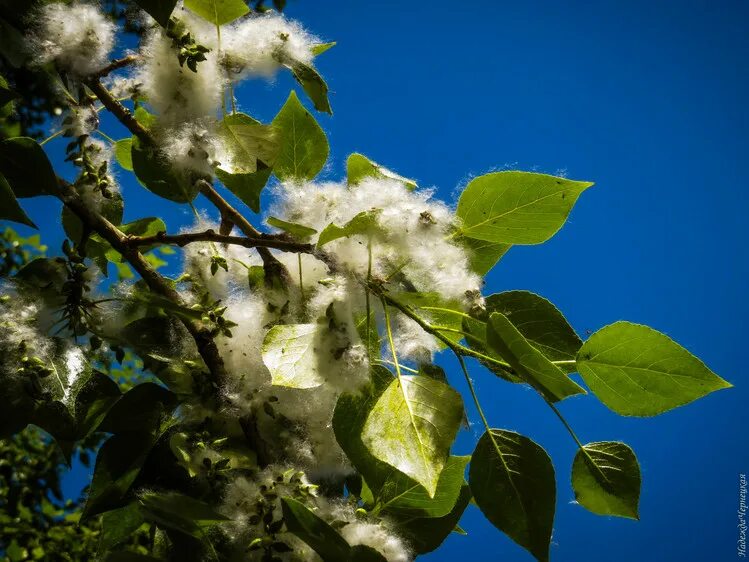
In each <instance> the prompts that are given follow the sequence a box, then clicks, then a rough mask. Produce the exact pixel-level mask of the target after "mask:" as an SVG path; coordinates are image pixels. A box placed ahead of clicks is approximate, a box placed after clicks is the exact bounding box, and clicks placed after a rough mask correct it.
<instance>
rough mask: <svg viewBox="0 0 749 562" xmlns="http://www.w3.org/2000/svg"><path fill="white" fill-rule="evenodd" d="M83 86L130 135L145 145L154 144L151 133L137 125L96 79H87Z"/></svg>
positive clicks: (128, 112)
mask: <svg viewBox="0 0 749 562" xmlns="http://www.w3.org/2000/svg"><path fill="white" fill-rule="evenodd" d="M85 84H86V86H88V87H89V88H90V89H91V91H92V92H93V93H94V94H96V97H97V98H98V99H99V101H100V102H101V103H102V105H103V106H104V107H106V108H107V109H108V110H109V111H110V113H112V115H114V116H115V117H116V118H117V120H118V121H119V122H120V123H122V124H123V125H125V127H127V129H128V130H129V131H130V132H131V133H133V134H134V135H135V136H136V137H138V138H139V139H140V140H141V141H143V142H144V143H146V144H149V145H152V144H154V139H153V137H152V136H151V133H150V132H148V129H146V128H145V127H144V126H143V125H141V124H140V123H138V121H137V120H136V119H135V117H134V116H133V114H132V113H130V110H129V109H128V108H127V107H125V106H124V105H122V104H121V103H120V102H118V101H117V100H116V99H115V98H114V97H113V96H112V94H110V93H109V90H107V89H106V88H105V87H104V86H102V84H101V82H99V79H98V78H96V77H94V78H89V79H88V80H86V81H85Z"/></svg>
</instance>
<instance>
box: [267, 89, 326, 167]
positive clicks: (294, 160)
mask: <svg viewBox="0 0 749 562" xmlns="http://www.w3.org/2000/svg"><path fill="white" fill-rule="evenodd" d="M272 125H273V127H275V128H276V130H277V131H278V135H279V142H280V150H279V154H278V158H277V159H276V163H275V166H274V168H273V173H274V174H276V176H278V178H279V179H281V180H287V179H308V180H311V179H312V178H314V177H315V176H316V175H317V174H318V172H320V170H322V168H323V166H324V165H325V161H326V160H327V159H328V151H329V150H330V148H329V146H328V139H327V138H326V137H325V133H324V132H323V130H322V129H321V128H320V125H318V124H317V121H315V118H314V117H312V115H310V113H309V111H307V110H306V109H305V108H304V106H303V105H302V104H301V103H300V101H299V98H297V95H296V92H294V91H292V92H291V94H289V99H288V100H286V103H285V104H284V106H283V107H282V108H281V111H279V112H278V115H276V117H275V118H274V119H273V123H272Z"/></svg>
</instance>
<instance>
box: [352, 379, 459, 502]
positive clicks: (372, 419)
mask: <svg viewBox="0 0 749 562" xmlns="http://www.w3.org/2000/svg"><path fill="white" fill-rule="evenodd" d="M462 419H463V401H462V400H461V398H460V394H458V393H457V392H456V391H455V390H453V389H452V388H451V387H450V386H448V385H446V384H444V383H441V382H439V381H436V380H434V379H431V378H428V377H423V376H418V375H417V376H401V377H400V378H399V379H394V380H393V381H392V382H391V383H390V385H389V386H388V388H387V389H386V390H385V392H383V393H382V395H381V396H380V397H379V399H378V400H377V402H376V403H375V405H374V406H373V408H372V410H371V411H370V413H369V416H368V418H367V421H366V423H365V424H364V428H363V430H362V436H361V438H362V442H363V443H364V445H365V446H366V447H367V448H368V449H369V451H370V452H371V453H372V454H373V455H374V456H375V457H377V458H378V459H380V460H382V461H384V462H386V463H387V464H389V465H390V466H393V467H395V468H397V469H398V470H400V471H401V472H403V473H404V474H407V475H408V476H410V477H411V478H413V479H414V480H415V481H416V482H418V483H419V484H421V485H422V486H423V487H424V488H426V491H427V493H428V495H429V497H430V498H433V497H434V495H435V493H436V491H437V483H438V481H439V477H440V473H441V472H442V469H443V467H444V466H445V462H446V461H447V457H448V453H449V451H450V446H451V445H452V442H453V440H454V439H455V435H456V434H457V432H458V427H459V426H460V422H461V420H462Z"/></svg>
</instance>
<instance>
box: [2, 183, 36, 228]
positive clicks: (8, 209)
mask: <svg viewBox="0 0 749 562" xmlns="http://www.w3.org/2000/svg"><path fill="white" fill-rule="evenodd" d="M0 219H6V220H10V221H14V222H17V223H21V224H25V225H27V226H30V227H32V228H37V226H36V225H35V224H34V223H33V221H32V220H31V219H30V218H29V217H28V215H27V214H26V213H25V212H24V210H23V209H22V208H21V206H20V205H19V204H18V201H16V196H15V195H14V193H13V190H12V189H11V188H10V184H9V183H8V181H7V180H6V179H5V177H4V176H3V175H2V174H0Z"/></svg>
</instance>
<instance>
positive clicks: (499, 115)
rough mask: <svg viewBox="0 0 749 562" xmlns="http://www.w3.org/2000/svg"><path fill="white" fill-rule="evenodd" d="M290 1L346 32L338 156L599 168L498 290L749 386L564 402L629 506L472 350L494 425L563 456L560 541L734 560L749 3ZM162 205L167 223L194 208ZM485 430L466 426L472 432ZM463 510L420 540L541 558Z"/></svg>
mask: <svg viewBox="0 0 749 562" xmlns="http://www.w3.org/2000/svg"><path fill="white" fill-rule="evenodd" d="M287 13H288V14H289V15H290V16H292V17H295V18H298V19H300V20H302V21H303V22H304V23H305V25H307V27H308V28H309V29H310V30H312V31H313V32H315V33H317V34H319V35H320V36H322V37H323V38H324V39H326V40H336V41H338V46H337V47H336V48H334V49H333V50H331V51H329V52H327V53H325V54H324V55H322V56H321V57H320V59H319V61H318V66H319V68H320V70H321V72H322V73H323V74H324V75H325V76H326V78H327V79H328V81H329V84H330V87H331V90H332V98H331V99H332V104H333V109H334V111H335V115H334V116H333V117H332V118H328V117H327V116H320V122H321V124H322V125H323V127H324V128H325V130H326V131H327V133H328V134H329V137H330V140H331V160H330V164H329V169H328V171H327V172H326V174H327V175H328V177H330V178H340V177H342V175H343V173H344V162H345V158H346V156H347V155H348V154H349V153H351V152H354V151H359V152H363V153H364V154H367V155H369V156H370V157H371V158H373V159H374V160H376V161H378V162H381V163H383V164H385V165H387V166H389V167H391V168H393V169H395V170H396V171H398V172H399V173H401V174H403V175H406V176H409V177H414V178H416V179H417V180H418V181H419V182H420V184H421V185H422V186H437V187H438V188H439V193H440V195H441V196H442V197H443V198H447V199H450V198H452V197H453V195H454V193H455V188H456V186H458V185H461V184H464V183H465V182H466V181H467V179H469V178H470V177H471V176H472V175H478V174H481V173H484V172H486V171H489V170H492V169H503V168H517V169H523V170H535V171H542V172H547V173H558V172H563V173H565V174H567V175H568V176H569V177H571V178H573V179H583V180H592V181H595V182H596V187H595V188H593V189H591V190H589V191H586V192H585V194H584V195H583V196H582V198H581V200H580V201H579V203H578V205H577V207H576V208H575V210H574V212H573V214H572V216H571V218H570V220H569V222H568V224H567V225H566V226H565V228H564V229H563V231H562V232H561V233H559V234H558V235H557V236H556V237H555V238H554V239H553V240H552V241H551V242H549V243H547V244H545V245H543V246H536V247H533V246H528V247H515V248H513V249H512V250H511V251H510V253H509V254H508V255H507V256H506V257H505V258H504V260H503V261H502V262H501V264H500V265H499V266H498V267H497V268H496V269H495V270H494V271H493V272H492V273H491V274H490V276H489V278H488V284H487V292H488V293H491V292H498V291H501V290H506V289H528V290H532V291H534V292H537V293H539V294H541V295H543V296H545V297H547V298H549V299H550V300H552V301H553V302H554V303H556V305H557V306H558V307H559V308H560V309H561V310H562V311H563V312H564V313H565V314H566V316H567V318H568V319H569V320H570V321H571V323H572V324H573V325H574V327H575V328H576V329H577V330H578V332H579V333H580V334H581V335H582V336H583V337H584V336H585V334H586V332H587V331H588V330H591V331H594V330H596V329H598V328H600V327H601V326H603V325H605V324H608V323H610V322H613V321H615V320H619V319H627V320H632V321H635V322H641V323H645V324H649V325H651V326H653V327H654V328H656V329H658V330H661V331H663V332H665V333H667V334H668V335H670V336H671V337H673V338H674V339H675V340H676V341H678V342H680V343H681V344H682V345H684V346H686V347H687V348H689V349H690V350H692V351H693V352H695V353H696V354H697V355H699V356H700V357H701V358H702V359H704V360H705V362H706V363H707V364H708V365H709V366H710V367H711V368H712V369H713V370H714V371H716V372H717V373H718V374H719V375H721V376H723V377H724V378H726V379H728V380H729V381H730V382H732V383H733V384H734V385H735V388H734V389H731V390H727V391H721V392H718V393H715V394H713V395H710V396H708V397H707V398H705V399H703V400H701V401H699V402H697V403H694V404H692V405H689V406H686V407H684V408H681V409H677V410H675V411H672V412H670V413H667V414H665V415H662V416H660V417H657V418H653V419H636V418H623V417H619V416H617V415H616V414H614V413H612V412H610V411H608V410H607V409H606V408H605V407H604V406H602V405H601V404H600V403H598V402H597V401H596V399H595V398H594V397H593V396H587V397H578V398H572V399H569V400H566V401H565V402H563V403H562V404H561V410H562V411H563V413H564V414H565V415H566V416H567V417H568V419H569V421H570V422H571V423H572V424H573V426H574V427H575V428H576V430H577V432H578V434H579V435H580V436H581V438H582V439H583V440H584V441H596V440H624V441H626V442H628V443H629V444H630V445H632V447H633V448H634V449H635V451H636V453H637V454H638V456H639V458H640V462H641V465H642V475H643V488H642V502H641V521H639V522H634V521H629V520H618V519H606V518H601V517H598V516H595V515H592V514H591V513H589V512H587V511H586V510H584V509H583V508H581V507H579V506H577V505H574V504H573V503H572V500H573V498H574V496H573V493H572V490H571V487H570V484H569V469H570V465H571V462H572V458H573V455H574V453H575V449H574V445H573V442H572V441H571V439H570V438H569V436H568V435H567V434H566V433H565V431H564V429H563V428H562V427H561V426H560V424H559V422H558V420H557V419H556V418H555V417H554V416H553V414H551V412H549V411H548V410H547V409H546V408H545V406H544V404H543V403H542V402H541V401H540V400H539V399H538V398H537V397H536V396H535V395H534V394H533V393H532V392H530V391H528V390H527V389H524V388H522V387H519V386H513V385H510V384H506V383H503V382H501V381H499V380H497V379H495V378H494V377H493V376H491V375H489V374H488V373H487V372H486V371H483V370H482V369H481V368H480V367H478V366H474V368H473V373H474V375H475V379H476V382H477V385H478V387H479V390H480V393H481V396H482V397H483V403H484V404H485V408H486V410H487V413H488V417H489V419H490V422H491V423H492V425H494V426H496V427H500V428H507V429H513V430H517V431H520V432H522V433H524V434H526V435H528V436H530V437H532V438H533V439H535V440H536V441H537V442H538V443H540V444H541V445H542V446H544V447H545V448H546V450H547V451H548V452H549V453H550V455H551V456H552V458H553V460H554V465H555V468H556V472H557V480H558V497H557V516H556V521H555V525H554V536H553V544H552V560H556V561H557V562H567V561H572V560H574V561H578V562H580V561H588V560H590V561H599V560H602V559H605V560H608V561H611V562H630V561H632V560H641V561H647V562H650V561H654V562H655V561H657V562H669V561H685V560H687V561H703V560H704V561H713V560H720V561H724V560H732V559H734V557H736V548H735V547H736V539H737V529H736V524H737V518H736V507H737V504H738V474H739V473H740V472H749V455H748V454H747V449H746V444H747V439H746V432H747V427H748V426H747V420H746V417H745V416H744V415H742V414H744V413H745V411H746V400H747V395H746V389H747V382H746V381H747V378H746V374H745V367H744V366H745V363H746V362H745V360H744V355H745V354H746V352H747V351H746V350H747V345H746V338H747V335H749V334H748V332H747V329H746V327H747V318H749V305H748V303H747V298H746V288H747V278H748V274H749V259H748V258H749V255H748V252H747V246H746V243H747V226H746V225H747V218H746V217H747V216H748V215H749V195H748V193H749V186H748V185H747V177H748V176H749V161H748V160H747V156H749V140H747V133H748V132H749V109H747V100H749V3H747V2H746V1H732V0H722V1H719V2H715V1H712V2H711V1H707V0H703V1H699V2H697V1H691V0H682V1H679V2H676V1H665V0H664V1H661V2H652V1H643V0H635V1H633V0H631V1H628V2H614V1H601V2H580V1H577V2H514V1H513V2H510V1H489V0H484V1H474V2H448V1H430V2H426V1H423V2H419V1H415V2H394V1H383V2H349V1H343V0H339V1H327V2H313V1H311V0H297V1H293V0H292V1H290V2H289V6H288V8H287ZM291 87H293V82H292V81H291V80H290V79H289V78H288V77H281V78H279V79H278V80H277V81H276V83H275V84H273V85H269V84H266V83H263V82H253V83H250V84H248V85H246V86H244V87H243V88H241V89H240V92H239V93H240V105H241V107H242V109H243V110H245V111H247V112H249V113H252V114H253V115H255V116H256V117H258V118H260V119H262V120H265V121H267V120H270V119H271V118H272V117H273V115H274V114H275V112H276V111H277V110H278V108H279V107H280V106H281V104H282V103H283V101H284V99H285V97H286V95H287V93H288V90H289V89H290V88H291ZM121 136H124V134H123V135H121ZM62 146H64V143H60V144H58V145H57V147H58V148H55V147H52V151H53V152H55V151H58V153H59V150H61V147H62ZM124 189H125V191H126V194H127V200H128V202H129V203H130V204H129V207H128V208H127V209H126V219H127V220H130V219H132V218H136V217H139V216H144V215H148V214H154V213H155V212H156V210H155V207H153V205H154V203H156V201H155V199H154V198H153V197H151V196H150V195H149V194H147V193H145V192H144V190H143V189H141V188H139V187H138V186H137V185H135V184H134V183H133V182H129V183H126V184H125V186H124ZM136 201H137V203H136ZM158 204H160V205H162V204H161V203H158ZM51 205H52V203H51V202H50V201H45V202H41V201H39V202H34V203H33V207H32V211H31V216H32V218H33V219H34V220H37V219H39V220H37V223H38V224H43V223H44V216H45V215H47V214H48V213H47V211H48V209H49V208H50V206H51ZM166 206H167V207H169V208H168V210H166V211H164V213H165V214H166V215H167V224H168V225H169V227H170V230H171V229H176V228H177V227H179V226H180V224H182V223H183V222H185V221H187V220H188V219H189V217H188V215H187V214H185V213H183V212H182V211H180V210H177V209H176V207H175V206H172V205H171V204H169V203H166ZM159 212H160V211H159ZM446 365H447V366H448V367H450V368H451V370H452V372H453V374H454V375H456V376H454V377H453V380H454V381H455V383H456V385H457V386H459V387H461V388H462V386H461V385H460V383H459V380H460V379H459V377H458V376H457V373H456V372H455V369H454V367H455V366H454V365H453V364H452V363H450V362H447V363H446ZM471 416H472V419H475V417H476V416H475V412H473V410H471ZM479 435H480V428H479V427H478V426H474V428H473V429H472V430H471V431H470V432H465V434H464V435H463V436H462V437H461V438H460V440H459V444H458V447H457V449H458V452H461V453H467V452H470V450H471V447H472V444H473V443H474V442H475V440H476V439H477V437H478V436H479ZM461 524H462V526H463V527H464V528H465V529H466V530H467V531H468V533H469V536H468V537H462V536H458V535H452V536H451V537H450V538H449V539H448V540H447V542H446V543H445V545H444V546H443V548H442V550H441V551H439V552H438V553H435V554H433V555H430V556H427V557H424V559H425V560H433V561H438V560H456V559H458V558H459V557H460V558H466V559H473V560H482V561H484V560H487V561H491V560H502V561H508V560H512V561H518V562H522V561H527V560H531V558H530V556H529V555H527V554H526V553H525V552H524V551H523V550H522V549H520V548H519V547H517V546H516V545H515V544H514V543H513V542H512V541H510V540H509V539H507V538H506V537H505V536H504V535H502V534H501V533H500V532H499V531H497V530H495V529H494V528H493V527H492V526H491V525H490V524H488V523H487V522H486V521H484V520H483V518H482V517H481V516H480V514H479V513H478V511H477V509H476V508H474V507H470V508H469V509H468V511H467V512H466V515H465V517H464V519H463V522H462V523H461Z"/></svg>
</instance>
